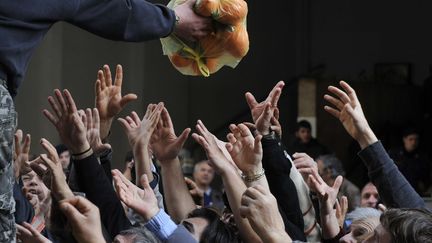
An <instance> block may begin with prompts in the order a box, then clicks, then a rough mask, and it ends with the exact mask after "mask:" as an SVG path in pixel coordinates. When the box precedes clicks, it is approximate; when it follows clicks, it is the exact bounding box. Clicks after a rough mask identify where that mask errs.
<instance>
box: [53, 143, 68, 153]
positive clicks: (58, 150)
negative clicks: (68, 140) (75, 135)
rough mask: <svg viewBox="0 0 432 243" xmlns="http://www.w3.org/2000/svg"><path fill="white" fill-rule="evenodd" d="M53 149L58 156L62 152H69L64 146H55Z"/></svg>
mask: <svg viewBox="0 0 432 243" xmlns="http://www.w3.org/2000/svg"><path fill="white" fill-rule="evenodd" d="M55 149H56V151H57V155H58V156H60V154H62V153H63V152H64V151H69V149H68V148H67V147H66V145H64V144H58V145H56V146H55Z"/></svg>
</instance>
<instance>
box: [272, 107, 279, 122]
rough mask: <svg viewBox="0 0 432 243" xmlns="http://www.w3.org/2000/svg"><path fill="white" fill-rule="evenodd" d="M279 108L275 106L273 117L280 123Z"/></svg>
mask: <svg viewBox="0 0 432 243" xmlns="http://www.w3.org/2000/svg"><path fill="white" fill-rule="evenodd" d="M279 115H280V114H279V108H277V107H276V108H275V109H274V111H273V117H274V118H275V120H276V121H277V123H278V124H279Z"/></svg>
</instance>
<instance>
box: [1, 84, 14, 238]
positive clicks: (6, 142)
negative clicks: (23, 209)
mask: <svg viewBox="0 0 432 243" xmlns="http://www.w3.org/2000/svg"><path fill="white" fill-rule="evenodd" d="M1 83H3V81H2V80H0V242H1V243H3V242H15V231H16V229H15V217H14V212H15V200H14V197H13V185H14V183H15V178H14V167H13V162H12V154H13V141H14V134H15V129H16V120H17V119H16V113H15V106H14V103H13V100H12V97H11V96H10V94H9V92H8V90H7V89H6V87H5V86H3V85H1Z"/></svg>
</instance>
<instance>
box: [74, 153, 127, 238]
mask: <svg viewBox="0 0 432 243" xmlns="http://www.w3.org/2000/svg"><path fill="white" fill-rule="evenodd" d="M73 163H74V166H75V169H76V177H77V181H78V186H79V187H80V189H81V190H82V192H84V193H85V194H86V197H87V198H88V199H89V200H90V201H91V202H92V203H93V204H95V205H96V206H97V207H98V208H99V211H100V215H101V220H102V224H103V225H104V226H105V228H106V229H107V231H108V233H109V235H110V236H111V237H112V238H114V237H115V236H116V235H117V234H118V233H120V231H122V230H125V229H128V228H130V227H131V224H130V222H129V220H128V218H127V217H126V215H125V212H124V210H123V206H122V204H121V203H120V200H119V199H118V198H117V195H116V193H115V191H114V188H113V186H112V184H111V182H110V181H109V180H108V178H107V177H106V175H105V171H104V169H103V168H102V166H100V165H99V162H98V160H97V159H96V157H95V156H94V155H93V154H92V155H91V156H89V157H87V158H84V159H82V160H73Z"/></svg>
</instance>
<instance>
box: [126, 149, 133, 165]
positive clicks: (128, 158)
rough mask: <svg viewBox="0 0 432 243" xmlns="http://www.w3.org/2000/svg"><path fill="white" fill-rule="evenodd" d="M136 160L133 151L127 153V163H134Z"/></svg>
mask: <svg viewBox="0 0 432 243" xmlns="http://www.w3.org/2000/svg"><path fill="white" fill-rule="evenodd" d="M133 158H134V155H133V153H132V151H128V152H127V153H126V156H125V160H124V161H125V163H129V162H131V161H132V159H133Z"/></svg>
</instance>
